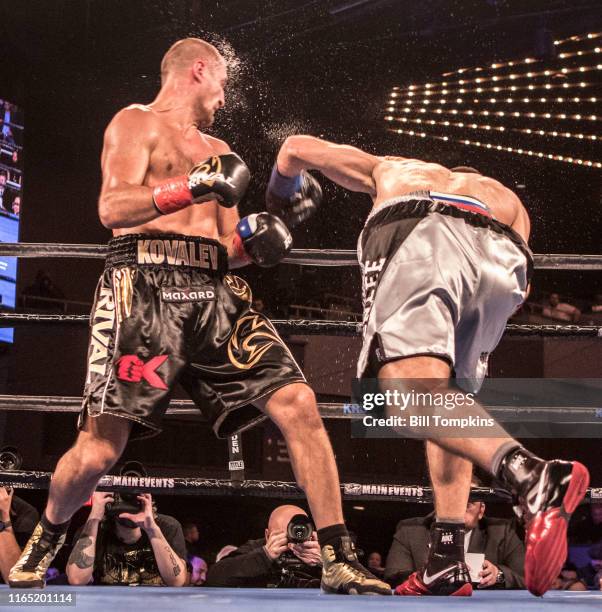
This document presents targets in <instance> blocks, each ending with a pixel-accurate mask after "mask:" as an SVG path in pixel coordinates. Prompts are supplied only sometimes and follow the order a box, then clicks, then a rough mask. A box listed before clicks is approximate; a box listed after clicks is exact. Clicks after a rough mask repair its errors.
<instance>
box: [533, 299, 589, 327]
mask: <svg viewBox="0 0 602 612" xmlns="http://www.w3.org/2000/svg"><path fill="white" fill-rule="evenodd" d="M541 314H542V316H544V317H547V318H548V319H554V320H556V321H567V322H570V323H577V322H578V321H579V319H580V318H581V311H580V310H579V309H578V308H577V307H576V306H573V305H572V304H568V303H567V302H561V301H560V295H559V294H558V293H550V296H549V298H548V301H547V303H544V305H543V309H542V311H541Z"/></svg>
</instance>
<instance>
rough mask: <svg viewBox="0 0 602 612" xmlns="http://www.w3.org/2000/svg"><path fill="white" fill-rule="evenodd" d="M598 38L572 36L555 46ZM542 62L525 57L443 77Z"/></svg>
mask: <svg viewBox="0 0 602 612" xmlns="http://www.w3.org/2000/svg"><path fill="white" fill-rule="evenodd" d="M596 38H602V32H590V33H589V34H582V35H579V36H571V37H570V38H564V39H562V40H555V41H554V44H555V45H564V44H566V43H568V42H580V41H583V40H593V39H596ZM538 61H541V60H537V59H535V58H533V57H525V58H524V59H522V60H511V61H509V62H494V63H493V64H491V65H489V66H487V67H483V66H477V67H474V68H458V69H457V70H452V71H451V72H445V73H443V76H444V77H446V76H451V75H453V74H464V73H466V72H482V71H483V70H499V69H500V68H507V67H508V66H524V65H525V64H534V63H535V62H538Z"/></svg>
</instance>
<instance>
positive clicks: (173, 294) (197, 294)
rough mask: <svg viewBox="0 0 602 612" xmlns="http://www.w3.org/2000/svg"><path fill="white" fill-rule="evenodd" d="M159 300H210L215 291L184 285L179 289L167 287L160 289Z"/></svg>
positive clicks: (213, 298) (213, 296) (176, 301)
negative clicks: (183, 287)
mask: <svg viewBox="0 0 602 612" xmlns="http://www.w3.org/2000/svg"><path fill="white" fill-rule="evenodd" d="M161 300H162V301H163V302H174V303H182V302H211V301H213V300H215V291H214V290H213V289H207V288H202V289H201V288H198V287H186V288H185V289H179V288H176V287H173V288H172V287H169V288H163V289H161Z"/></svg>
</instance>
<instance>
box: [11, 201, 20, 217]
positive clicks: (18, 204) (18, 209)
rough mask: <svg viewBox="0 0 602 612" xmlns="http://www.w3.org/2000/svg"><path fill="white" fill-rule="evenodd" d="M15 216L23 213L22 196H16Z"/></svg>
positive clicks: (14, 204)
mask: <svg viewBox="0 0 602 612" xmlns="http://www.w3.org/2000/svg"><path fill="white" fill-rule="evenodd" d="M12 208H13V214H15V215H18V214H19V212H20V211H21V196H16V197H15V199H14V200H13V206H12Z"/></svg>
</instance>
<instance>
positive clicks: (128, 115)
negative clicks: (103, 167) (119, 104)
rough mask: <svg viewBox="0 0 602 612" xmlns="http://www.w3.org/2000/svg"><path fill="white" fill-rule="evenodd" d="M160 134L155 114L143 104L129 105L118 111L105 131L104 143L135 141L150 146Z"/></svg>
mask: <svg viewBox="0 0 602 612" xmlns="http://www.w3.org/2000/svg"><path fill="white" fill-rule="evenodd" d="M160 133H161V121H160V119H159V118H158V116H157V113H156V112H155V111H154V110H153V109H152V108H150V107H148V106H145V105H144V104H130V105H129V106H126V107H125V108H122V109H121V110H120V111H118V112H117V113H116V114H115V115H114V116H113V118H112V119H111V121H110V122H109V125H108V126H107V129H106V130H105V142H109V143H110V142H112V141H115V142H123V140H124V139H127V140H128V141H136V142H138V143H142V142H143V143H147V144H149V145H152V143H153V142H156V139H157V138H158V136H159V135H160Z"/></svg>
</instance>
